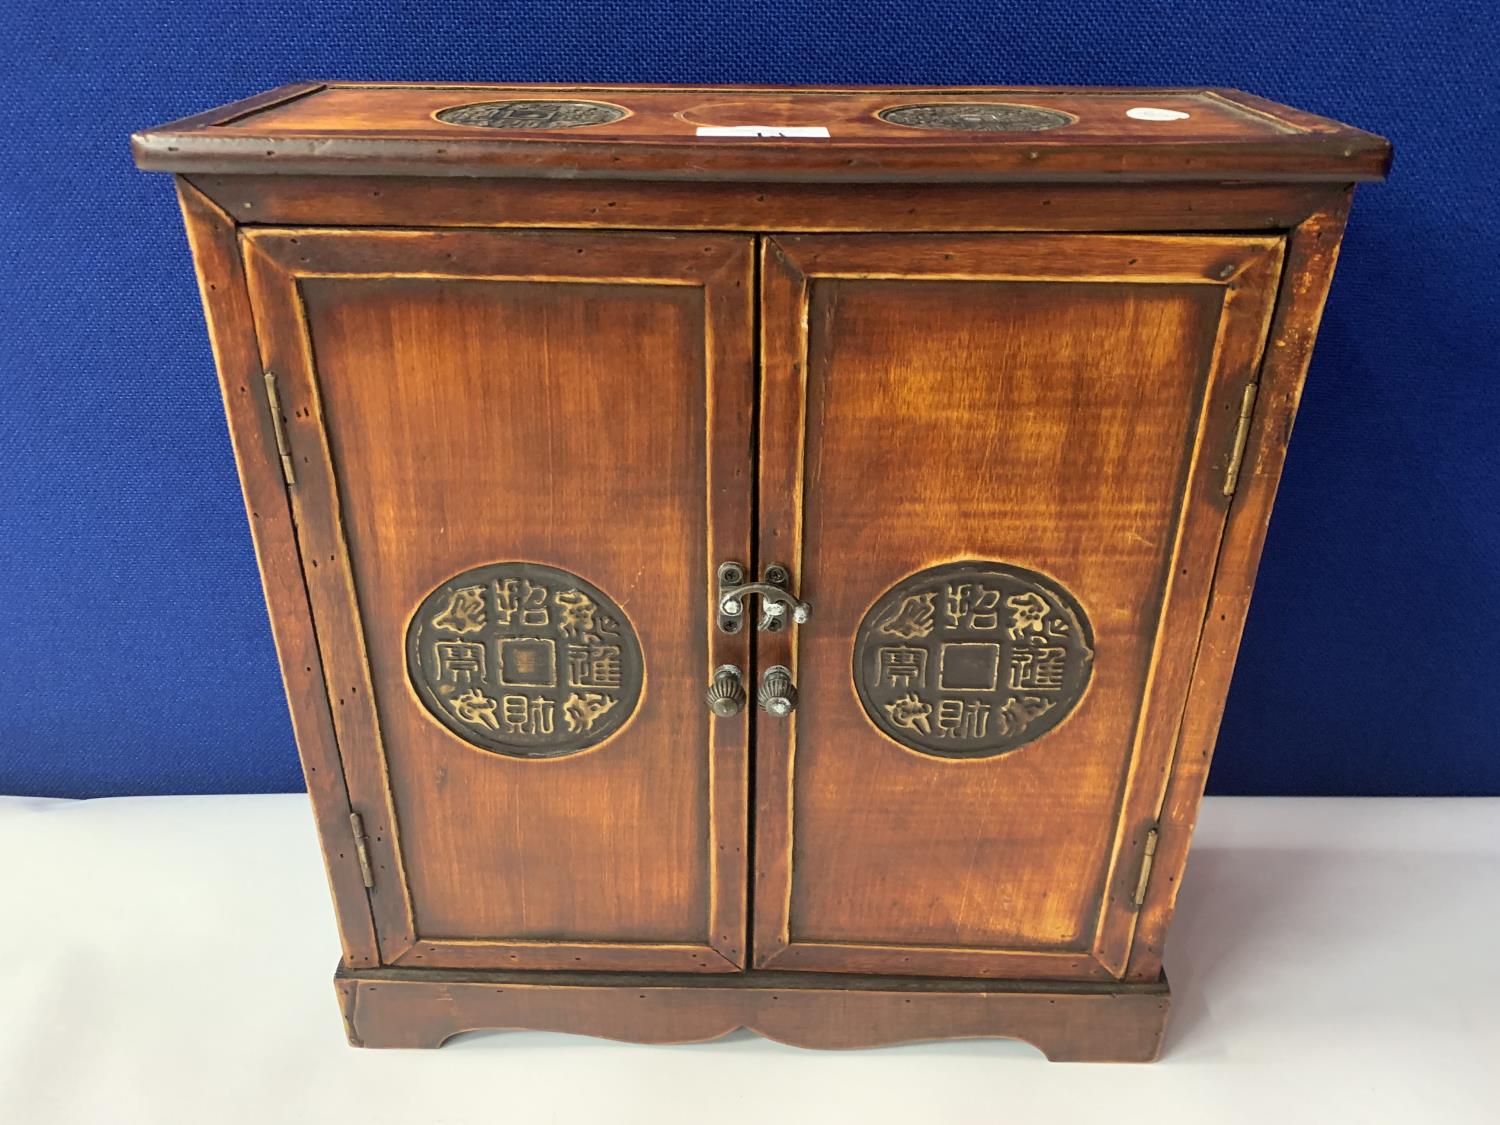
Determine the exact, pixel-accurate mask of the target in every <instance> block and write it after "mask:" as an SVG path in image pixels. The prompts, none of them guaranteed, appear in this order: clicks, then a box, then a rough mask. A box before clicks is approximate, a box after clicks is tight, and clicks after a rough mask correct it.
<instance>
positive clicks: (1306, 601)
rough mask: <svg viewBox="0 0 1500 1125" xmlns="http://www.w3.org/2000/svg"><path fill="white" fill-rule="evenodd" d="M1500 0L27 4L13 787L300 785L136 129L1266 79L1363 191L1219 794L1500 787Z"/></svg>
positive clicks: (12, 417) (2, 353) (200, 366)
mask: <svg viewBox="0 0 1500 1125" xmlns="http://www.w3.org/2000/svg"><path fill="white" fill-rule="evenodd" d="M1497 26H1500V21H1497V20H1496V18H1495V12H1494V8H1493V4H1492V0H1434V2H1430V3H1424V4H1417V3H1413V2H1411V0H1364V2H1363V3H1361V2H1359V0H1354V2H1343V3H1337V4H1332V3H1329V4H1318V3H1305V2H1296V0H1200V2H1199V3H1195V4H1166V3H1121V2H1114V3H1112V2H1108V0H1068V2H1062V0H1041V2H1037V3H1028V4H1020V3H1017V4H996V3H986V2H985V0H968V2H964V3H958V2H954V0H904V2H902V3H889V2H867V3H861V4H842V3H831V2H828V0H822V2H818V0H801V2H794V3H785V4H774V3H764V2H762V3H739V4H730V3H712V2H709V3H703V4H696V5H682V6H681V7H680V8H679V7H676V6H673V5H664V4H660V3H639V2H630V0H616V2H613V3H602V4H601V3H576V4H567V3H559V2H556V0H551V2H542V3H534V4H516V3H509V2H504V3H475V2H472V0H449V2H447V3H442V4H438V3H425V4H424V3H402V2H398V0H379V2H371V3H366V4H357V3H352V2H349V0H343V2H340V3H336V4H327V5H316V4H310V3H296V2H292V0H261V2H258V3H254V4H250V3H246V2H245V0H213V2H207V0H203V2H200V3H191V4H181V5H173V4H171V3H164V2H160V0H103V2H100V3H94V4H68V3H65V2H59V0H9V3H8V5H6V6H5V12H4V13H3V14H0V36H3V39H0V62H3V64H4V65H3V69H0V90H3V92H4V97H3V99H0V145H3V146H4V151H3V157H0V299H3V309H4V313H3V316H4V322H3V331H0V379H3V399H0V401H3V403H4V416H3V420H0V421H3V424H0V483H3V488H0V622H3V627H0V638H3V647H0V792H13V793H35V794H58V795H72V796H91V795H98V794H115V793H186V792H209V791H225V790H227V791H236V790H239V791H245V790H251V791H253V790H289V789H296V788H300V786H301V777H300V774H299V772H298V769H297V765H296V758H295V751H294V748H293V743H292V737H291V731H290V726H289V723H288V721H287V717H286V710H285V705H284V703H283V702H282V696H281V687H280V683H279V680H278V677H277V672H276V666H275V658H274V654H273V652H272V648H271V640H270V635H269V631H268V628H267V625H266V617H265V611H264V609H263V608H262V605H261V602H260V587H259V583H258V581H257V579H256V574H255V566H254V562H253V559H252V557H251V552H250V544H249V536H248V533H247V531H246V529H245V521H244V514H243V511H242V509H241V506H240V498H239V491H238V486H237V483H236V480H235V475H234V467H233V463H232V461H231V458H230V452H229V445H228V439H227V435H226V432H225V427H224V423H223V420H222V417H221V414H220V407H219V403H218V398H217V391H216V388H215V383H214V377H213V371H212V360H211V357H210V354H209V348H208V343H207V340H206V337H205V334H204V329H203V322H202V317H201V314H200V312H199V309H198V301H197V294H196V291H195V288H194V282H193V275H192V269H191V266H190V263H189V260H188V253H187V247H186V244H185V242H184V239H183V236H182V233H181V230H180V226H179V220H178V216H177V212H176V208H175V204H174V201H173V198H172V193H171V186H170V183H169V181H168V180H167V178H166V177H163V176H146V175H142V174H138V173H136V172H135V171H134V170H133V169H132V167H131V164H130V159H129V153H128V147H127V135H128V134H129V133H130V131H131V130H133V129H137V128H140V127H142V126H146V125H152V124H156V123H159V122H161V121H164V120H167V119H170V118H174V117H177V116H180V115H183V114H187V113H192V112H197V111H199V110H202V109H206V108H209V107H211V106H213V105H216V104H219V103H221V102H224V101H228V100H231V99H234V98H239V97H243V96H245V95H248V94H251V93H254V92H256V91H258V90H261V89H263V88H265V87H269V86H274V85H277V84H280V83H283V82H288V81H292V80H296V79H303V78H352V79H420V80H434V79H437V80H500V81H573V80H580V81H582V80H588V81H594V80H597V81H634V82H778V83H797V82H820V83H908V84H910V83H1078V84H1142V85H1158V84H1183V85H1190V84H1210V85H1231V86H1240V87H1243V88H1245V89H1248V90H1253V91H1255V92H1257V93H1260V94H1264V95H1267V96H1269V97H1272V98H1276V99H1279V100H1282V101H1287V102H1290V103H1292V104H1293V105H1297V106H1301V107H1304V108H1307V109H1311V110H1315V111H1317V112H1320V113H1324V114H1328V115H1331V116H1334V117H1338V118H1342V119H1344V120H1346V121H1349V122H1352V123H1354V124H1356V125H1360V126H1362V127H1364V128H1367V129H1371V130H1374V131H1376V132H1380V133H1383V134H1385V135H1387V136H1389V137H1390V138H1392V140H1393V141H1394V142H1395V145H1396V152H1397V160H1396V168H1395V174H1394V177H1393V179H1392V180H1391V181H1390V183H1389V184H1388V185H1384V186H1373V187H1367V188H1365V189H1363V190H1362V191H1361V192H1360V195H1359V198H1358V201H1357V205H1356V207H1355V212H1354V220H1353V223H1352V225H1351V228H1350V231H1349V235H1348V240H1347V244H1346V248H1345V254H1344V262H1343V265H1342V266H1341V267H1340V271H1339V277H1338V280H1337V284H1336V285H1335V288H1334V295H1333V299H1332V301H1331V302H1330V304H1329V306H1328V312H1327V316H1326V319H1325V322H1324V329H1323V336H1322V340H1321V342H1320V343H1319V345H1318V351H1317V356H1316V359H1315V361H1314V363H1313V371H1312V376H1311V379H1310V382H1309V388H1308V392H1307V397H1306V400H1305V406H1304V409H1303V412H1302V416H1301V418H1300V419H1299V421H1298V427H1297V434H1296V438H1295V440H1294V442H1293V444H1292V450H1291V456H1290V460H1289V462H1288V465H1287V472H1286V479H1285V485H1284V487H1283V489H1282V496H1281V503H1280V507H1279V508H1278V512H1277V515H1276V518H1275V520H1274V521H1273V523H1272V527H1271V535H1270V541H1269V543H1268V545H1267V548H1266V555H1265V562H1264V565H1263V567H1262V572H1261V583H1260V587H1259V591H1258V593H1257V595H1256V600H1255V603H1254V608H1253V611H1252V613H1251V618H1250V625H1249V631H1248V636H1247V638H1246V642H1245V648H1244V652H1243V656H1242V658H1241V661H1240V671H1239V673H1238V674H1237V677H1236V679H1235V682H1234V689H1233V692H1232V694H1231V697H1230V703H1229V710H1228V714H1227V717H1226V719H1225V723H1224V731H1223V737H1222V739H1221V741H1220V747H1219V751H1218V758H1217V761H1216V763H1215V766H1214V776H1213V781H1212V785H1211V788H1212V789H1214V790H1216V791H1218V792H1225V793H1318V794H1330V793H1332V794H1339V793H1348V794H1355V793H1386V794H1447V793H1470V794H1475V793H1488V794H1495V793H1500V754H1497V750H1500V736H1497V733H1496V732H1497V730H1500V682H1497V680H1500V677H1497V675H1496V672H1497V669H1500V662H1497V657H1496V647H1495V644H1494V640H1493V638H1494V637H1495V635H1496V632H1497V629H1500V598H1497V596H1496V585H1497V579H1500V573H1497V571H1500V513H1497V505H1496V499H1495V488H1496V484H1497V476H1500V474H1497V464H1496V450H1497V448H1500V442H1497V437H1500V389H1497V378H1496V376H1497V360H1496V356H1497V353H1500V349H1497V343H1496V339H1495V337H1496V326H1497V321H1500V317H1497V312H1500V308H1497V299H1496V293H1497V285H1496V282H1495V273H1496V262H1497V260H1500V253H1497V252H1500V206H1497V203H1496V172H1497V171H1500V168H1497V155H1496V154H1497V151H1500V149H1497V137H1500V115H1497V106H1500V82H1497V76H1500V64H1497V58H1500V33H1497Z"/></svg>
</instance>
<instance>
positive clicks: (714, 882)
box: [700, 234, 759, 970]
mask: <svg viewBox="0 0 1500 1125" xmlns="http://www.w3.org/2000/svg"><path fill="white" fill-rule="evenodd" d="M715 245H716V246H720V247H721V248H722V250H721V253H720V254H718V255H715V257H716V258H717V259H719V260H718V261H717V264H713V263H710V264H711V265H712V266H713V268H711V269H710V270H709V271H708V272H707V274H706V276H705V277H704V278H703V282H702V284H703V332H704V339H703V360H704V373H703V377H704V385H703V425H704V435H703V449H704V474H703V486H704V492H703V512H702V515H703V521H704V529H705V544H704V546H705V557H704V573H703V574H702V576H701V580H702V582H703V598H702V603H701V604H702V607H703V615H704V616H703V620H702V622H701V628H702V629H703V630H704V633H703V636H704V637H705V647H704V651H705V654H706V655H707V656H708V666H707V667H705V668H703V669H702V670H701V671H702V677H703V678H702V681H701V682H702V683H703V684H704V686H705V688H706V687H707V685H708V684H709V682H710V681H711V680H712V678H713V673H714V669H715V668H717V667H719V666H720V665H721V664H735V665H737V666H738V667H739V668H740V669H741V670H742V671H743V672H744V673H745V674H747V675H753V655H752V651H751V650H752V647H753V644H754V641H753V635H752V634H751V633H750V632H748V631H741V632H740V633H739V634H737V635H732V634H724V633H720V632H719V628H718V620H719V616H718V605H717V601H718V567H719V563H720V562H723V561H726V560H730V559H733V560H737V561H739V562H741V563H742V564H743V565H745V566H750V565H751V564H752V563H753V559H752V558H751V553H752V551H753V547H754V538H755V532H754V528H753V526H752V520H753V517H754V500H753V496H752V495H751V494H752V493H753V491H754V488H755V481H754V479H753V477H752V476H751V475H750V474H749V473H748V472H747V471H746V469H747V465H746V458H747V457H748V456H749V443H750V441H751V437H752V434H753V432H754V414H755V407H754V394H755V385H756V368H755V356H754V354H753V352H751V351H750V350H748V349H745V348H744V346H743V342H744V340H745V339H746V338H747V337H748V336H749V335H750V334H751V333H752V332H753V331H754V325H755V316H756V304H757V301H758V299H759V297H758V294H757V293H756V286H755V249H756V247H755V239H754V238H753V237H751V236H749V235H735V234H720V235H717V236H716V241H715ZM700 256H701V255H700ZM737 339H738V341H739V343H738V344H736V342H735V341H736V340H737ZM747 690H748V682H747ZM705 713H706V712H705ZM706 715H707V717H706V722H707V725H708V726H707V751H708V770H707V777H706V784H707V798H708V840H707V848H708V878H709V909H708V922H707V924H708V934H707V939H708V945H709V947H710V948H712V949H713V950H714V952H715V953H716V954H717V955H718V956H719V957H721V958H723V960H724V962H725V964H726V966H728V967H730V968H732V969H734V970H739V969H742V968H743V967H744V965H745V963H746V961H747V959H748V957H749V951H750V915H751V911H750V898H749V894H750V885H749V879H750V876H749V864H750V856H751V853H752V851H753V848H752V845H751V841H750V832H751V825H752V823H753V818H752V816H751V810H750V770H751V768H752V755H751V749H750V747H751V744H750V723H751V717H750V711H749V709H748V708H746V710H744V711H742V712H741V713H740V714H739V715H738V716H735V717H733V718H729V717H718V716H714V715H712V714H707V713H706Z"/></svg>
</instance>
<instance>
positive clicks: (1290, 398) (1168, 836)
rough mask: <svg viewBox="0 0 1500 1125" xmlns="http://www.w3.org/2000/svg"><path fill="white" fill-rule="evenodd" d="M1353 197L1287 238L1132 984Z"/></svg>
mask: <svg viewBox="0 0 1500 1125" xmlns="http://www.w3.org/2000/svg"><path fill="white" fill-rule="evenodd" d="M1350 194H1351V193H1350V192H1345V193H1344V196H1343V198H1342V199H1341V200H1339V201H1338V202H1337V203H1336V204H1333V205H1330V207H1329V209H1328V210H1327V212H1326V213H1323V214H1319V215H1315V216H1313V217H1311V218H1309V219H1308V220H1307V221H1306V222H1304V223H1302V224H1301V225H1300V226H1298V227H1297V228H1296V229H1295V230H1293V231H1292V232H1291V234H1290V236H1289V238H1288V243H1287V255H1286V259H1285V264H1284V267H1283V282H1282V286H1281V290H1280V292H1279V294H1278V297H1277V303H1276V309H1275V312H1274V314H1273V320H1272V327H1271V332H1270V336H1269V340H1268V344H1267V347H1266V349H1265V351H1264V358H1263V360H1262V362H1261V367H1260V376H1259V387H1260V391H1259V394H1258V395H1257V398H1256V407H1255V412H1254V415H1253V416H1252V421H1251V427H1250V438H1249V444H1248V447H1247V449H1246V452H1245V460H1244V468H1243V469H1242V471H1241V477H1240V483H1239V487H1238V489H1237V490H1236V492H1235V495H1234V497H1233V498H1232V500H1231V502H1230V505H1229V514H1228V518H1227V520H1226V524H1225V531H1224V538H1223V541H1222V543H1221V546H1220V550H1219V558H1218V561H1217V566H1216V568H1215V573H1214V582H1213V592H1212V594H1211V595H1210V598H1209V603H1208V611H1207V613H1206V614H1205V617H1204V626H1203V630H1202V633H1201V635H1200V638H1199V644H1198V651H1197V654H1196V657H1195V660H1194V667H1193V680H1192V686H1191V688H1190V689H1189V693H1188V698H1187V701H1186V703H1185V704H1184V709H1183V718H1182V722H1181V725H1180V734H1179V737H1178V744H1177V748H1176V751H1175V753H1174V757H1173V762H1172V768H1171V772H1170V775H1169V778H1168V782H1167V787H1166V790H1165V792H1164V795H1163V801H1162V808H1161V812H1160V813H1159V814H1158V818H1157V819H1158V824H1159V825H1160V829H1159V831H1160V837H1159V839H1158V842H1157V849H1156V857H1155V863H1154V865H1153V870H1152V876H1151V882H1150V884H1149V886H1148V888H1147V893H1146V901H1145V903H1144V904H1143V905H1142V907H1141V910H1140V912H1139V916H1138V918H1137V923H1136V940H1135V944H1134V946H1133V948H1132V951H1131V959H1130V963H1129V966H1128V967H1127V971H1126V976H1127V978H1129V979H1132V980H1138V979H1152V978H1154V977H1155V976H1156V975H1157V974H1158V973H1160V971H1161V961H1162V947H1163V945H1164V943H1165V938H1166V931H1167V927H1168V925H1169V924H1170V921H1171V918H1172V914H1173V912H1174V910H1175V908H1176V902H1177V894H1178V891H1179V889H1180V887H1181V883H1182V876H1183V872H1184V869H1185V867H1186V864H1187V855H1188V847H1189V844H1190V843H1191V840H1192V835H1193V831H1194V829H1195V827H1196V824H1197V817H1198V810H1199V805H1200V802H1201V799H1202V795H1203V788H1204V784H1205V782H1206V781H1207V777H1208V769H1209V764H1210V762H1211V760H1212V757H1213V751H1214V742H1215V739H1216V738H1217V735H1218V728H1219V721H1220V718H1221V716H1222V712H1223V706H1224V701H1225V698H1226V697H1227V695H1228V692H1229V684H1230V680H1231V677H1232V675H1233V672H1234V664H1235V657H1236V655H1237V653H1238V650H1239V643H1240V638H1241V635H1242V633H1243V631H1244V625H1245V619H1246V616H1247V614H1248V610H1249V604H1250V594H1251V589H1252V587H1253V585H1254V582H1255V574H1256V570H1257V569H1258V567H1259V565H1260V556H1261V550H1262V548H1263V547H1264V545H1265V539H1266V530H1267V524H1268V521H1269V517H1270V512H1271V505H1272V503H1273V501H1274V499H1275V495H1276V490H1277V487H1278V485H1279V483H1280V480H1281V470H1282V466H1283V463H1284V461H1285V458H1286V447H1287V443H1288V440H1289V439H1290V436H1291V429H1292V422H1293V420H1294V418H1295V416H1296V411H1297V406H1298V403H1299V402H1300V400H1301V396H1302V389H1303V386H1304V383H1305V380H1306V377H1307V368H1308V364H1309V362H1310V360H1311V357H1312V348H1313V343H1314V341H1315V339H1316V336H1317V331H1318V325H1319V322H1320V320H1321V318H1322V312H1323V307H1324V303H1325V302H1326V300H1327V297H1328V290H1329V287H1330V285H1331V283H1332V280H1333V271H1334V267H1335V265H1336V264H1337V261H1338V253H1339V247H1340V243H1341V240H1342V237H1343V230H1344V223H1345V220H1346V218H1347V215H1348V206H1349V196H1350Z"/></svg>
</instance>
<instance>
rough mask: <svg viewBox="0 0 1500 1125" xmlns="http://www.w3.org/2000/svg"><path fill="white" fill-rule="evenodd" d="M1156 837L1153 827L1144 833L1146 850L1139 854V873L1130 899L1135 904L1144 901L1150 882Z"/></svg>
mask: <svg viewBox="0 0 1500 1125" xmlns="http://www.w3.org/2000/svg"><path fill="white" fill-rule="evenodd" d="M1156 837H1157V830H1156V829H1155V828H1153V829H1151V831H1150V832H1147V833H1146V851H1145V853H1144V854H1143V855H1142V856H1141V874H1140V878H1138V879H1137V880H1136V881H1135V894H1134V895H1133V896H1132V897H1131V900H1130V901H1131V902H1132V903H1134V904H1135V905H1136V906H1141V905H1142V904H1143V903H1145V901H1146V887H1147V886H1148V885H1149V884H1150V882H1151V865H1152V864H1153V863H1155V862H1156Z"/></svg>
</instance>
